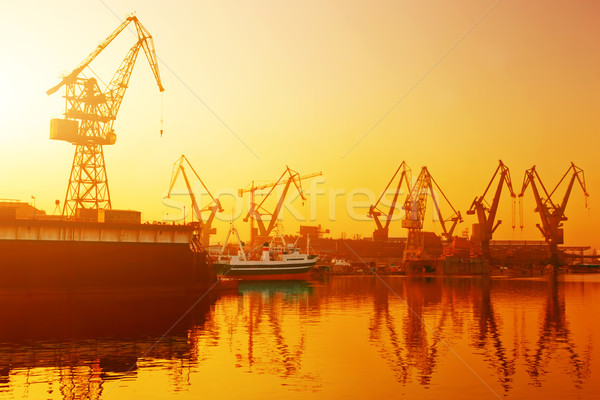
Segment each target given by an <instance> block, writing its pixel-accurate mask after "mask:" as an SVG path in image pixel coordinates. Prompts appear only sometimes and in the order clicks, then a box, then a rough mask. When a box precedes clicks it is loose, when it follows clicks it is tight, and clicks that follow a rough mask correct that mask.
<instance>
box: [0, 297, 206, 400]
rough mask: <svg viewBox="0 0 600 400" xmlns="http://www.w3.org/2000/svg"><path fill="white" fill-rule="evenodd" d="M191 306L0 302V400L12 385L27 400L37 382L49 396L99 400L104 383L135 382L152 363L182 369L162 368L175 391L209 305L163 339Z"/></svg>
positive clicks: (167, 301)
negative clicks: (17, 387) (31, 387)
mask: <svg viewBox="0 0 600 400" xmlns="http://www.w3.org/2000/svg"><path fill="white" fill-rule="evenodd" d="M193 300H194V299H193V298H190V297H187V296H181V295H176V296H174V295H172V294H169V295H166V294H165V295H141V294H138V295H115V294H111V295H104V294H86V295H47V296H2V297H0V320H1V321H2V324H1V325H0V371H1V372H0V374H1V375H0V393H2V392H10V391H11V386H14V385H11V384H12V383H13V381H16V382H19V384H20V385H21V386H22V387H21V389H23V391H24V392H25V393H27V392H28V391H29V385H30V384H31V383H32V381H35V383H38V384H39V383H42V384H44V385H46V392H47V393H48V395H52V394H54V392H55V391H59V392H60V397H62V398H64V399H79V398H86V399H98V398H100V397H101V396H102V394H103V392H104V390H105V389H106V387H107V385H109V383H110V382H109V381H112V380H120V379H126V380H135V378H136V376H137V370H138V368H139V366H140V364H143V365H148V364H151V363H152V362H153V361H154V360H180V361H183V362H172V363H167V364H164V365H163V368H165V369H166V370H168V371H169V373H170V374H172V375H173V378H174V382H175V383H174V384H175V385H176V386H177V385H178V384H179V385H181V382H183V381H185V378H182V377H183V376H184V375H185V374H186V365H189V364H190V363H194V362H196V361H197V359H198V356H197V351H198V347H197V343H196V340H195V339H196V336H195V335H194V332H195V331H197V329H198V327H199V326H202V324H203V322H204V320H205V318H206V313H207V312H208V310H209V306H210V303H211V301H207V302H205V303H202V304H199V305H198V306H197V307H195V308H194V309H193V310H192V312H191V313H189V314H188V315H187V316H186V317H185V318H183V320H182V321H181V322H180V323H179V324H177V325H176V326H174V327H173V329H172V330H171V331H170V332H169V334H168V335H166V336H164V337H162V336H163V334H164V333H165V332H166V331H167V330H168V329H169V328H170V327H171V326H172V324H173V323H174V322H175V321H177V320H178V319H179V318H180V317H181V315H182V314H183V313H184V312H185V311H186V310H187V309H188V308H189V307H190V306H191V305H192V304H193ZM212 302H213V303H214V300H213V301H212ZM159 339H161V340H160V341H159ZM32 376H34V379H32ZM23 378H24V379H23ZM21 382H22V383H21Z"/></svg>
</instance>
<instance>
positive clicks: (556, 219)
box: [519, 163, 589, 269]
mask: <svg viewBox="0 0 600 400" xmlns="http://www.w3.org/2000/svg"><path fill="white" fill-rule="evenodd" d="M569 173H571V178H570V179H569V180H568V183H567V188H566V191H565V194H564V196H563V199H562V201H561V202H560V203H555V202H554V201H553V200H552V196H553V195H554V194H555V193H556V191H557V190H558V188H559V186H560V185H561V184H562V183H563V182H564V181H566V179H565V178H567V176H568V175H569ZM575 180H577V182H578V183H579V186H581V189H582V190H583V194H584V196H585V206H586V207H587V198H588V197H589V194H588V192H587V189H586V186H585V176H584V173H583V170H582V169H581V168H579V167H577V166H576V165H575V164H573V163H571V166H570V167H569V169H567V172H565V174H564V175H563V176H562V178H561V179H560V180H559V181H558V183H557V184H556V186H555V187H554V189H552V191H551V192H548V191H547V190H546V187H545V186H544V184H543V183H542V180H541V179H540V176H539V175H538V173H537V171H536V169H535V165H534V166H533V167H531V168H530V169H528V170H527V171H525V177H524V178H523V186H522V188H521V193H519V198H521V197H523V195H524V194H525V190H526V189H527V188H528V187H529V186H531V190H532V191H533V197H534V199H535V205H536V208H535V211H536V212H537V213H538V214H539V216H540V220H541V222H542V223H541V225H540V224H536V226H537V228H538V229H539V230H540V232H541V233H542V235H543V236H544V239H545V240H546V243H548V250H549V252H550V262H551V263H552V265H553V266H554V268H555V269H556V268H557V267H559V266H560V265H561V263H562V261H561V260H560V256H559V251H558V245H559V244H563V243H564V231H563V228H562V227H563V222H564V221H566V220H567V217H566V216H565V209H566V208H567V202H568V201H569V196H570V195H571V190H572V189H573V184H574V183H575ZM536 182H537V183H536ZM540 189H541V191H540ZM521 206H522V203H521ZM521 229H523V213H522V212H521Z"/></svg>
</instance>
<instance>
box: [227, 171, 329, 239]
mask: <svg viewBox="0 0 600 400" xmlns="http://www.w3.org/2000/svg"><path fill="white" fill-rule="evenodd" d="M321 175H322V173H321V172H317V173H314V174H310V175H305V176H300V174H299V173H298V172H296V171H294V170H292V169H290V167H288V166H287V165H286V167H285V170H284V171H283V174H281V176H280V177H279V179H278V180H277V181H276V182H273V183H268V184H265V185H258V186H255V185H254V182H252V184H251V186H250V188H246V189H240V190H239V191H238V194H239V196H240V197H242V196H243V195H244V193H247V192H249V193H250V209H249V210H248V214H247V215H246V217H244V222H247V221H248V219H250V244H251V246H254V245H255V244H256V243H257V239H258V240H259V241H261V242H262V241H264V240H266V239H267V238H268V237H269V235H270V234H271V232H273V229H274V228H275V226H276V224H277V218H278V217H279V213H280V212H281V208H282V206H283V202H284V200H285V197H286V195H287V192H288V190H289V188H290V186H291V185H292V184H293V185H294V187H295V188H296V190H297V191H298V193H299V194H300V197H301V199H302V201H303V202H304V201H305V200H306V198H305V197H304V191H303V190H302V181H303V180H304V179H309V178H314V177H316V176H321ZM279 185H284V188H283V192H282V194H281V197H280V198H279V200H278V201H277V205H276V206H275V210H273V211H269V210H267V209H266V206H265V201H266V200H267V198H268V197H269V196H270V195H271V194H272V193H273V191H274V190H275V188H276V187H277V186H279ZM264 189H271V190H269V192H268V193H267V194H266V195H265V196H264V197H263V199H262V201H261V202H260V203H258V204H257V203H256V191H257V190H264ZM265 217H266V218H265ZM267 219H268V225H265V223H266V221H267ZM254 221H256V223H257V225H258V236H259V237H258V238H257V237H256V233H255V229H254Z"/></svg>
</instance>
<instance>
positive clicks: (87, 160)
mask: <svg viewBox="0 0 600 400" xmlns="http://www.w3.org/2000/svg"><path fill="white" fill-rule="evenodd" d="M130 23H133V24H134V25H135V29H136V32H137V41H136V42H135V44H134V45H133V46H132V47H131V48H130V49H129V51H128V53H127V55H126V56H125V59H124V60H123V61H122V62H121V65H120V66H119V68H118V69H117V72H116V73H115V74H114V76H113V77H112V79H111V81H110V82H109V83H108V85H106V88H105V89H104V91H102V90H101V89H100V86H99V85H98V82H97V81H96V79H95V78H87V77H85V76H83V71H84V70H85V68H87V67H89V65H90V63H91V62H92V61H93V60H94V59H95V58H96V57H97V56H98V55H99V54H100V53H101V52H102V51H103V50H104V49H105V48H106V47H107V46H108V45H109V44H110V43H111V42H112V41H113V39H115V38H116V37H117V36H118V35H119V34H120V33H121V32H122V31H123V30H124V29H125V28H126V27H127V26H128V25H129V24H130ZM140 49H144V53H145V55H146V58H147V60H148V63H149V64H150V68H151V69H152V73H153V74H154V78H155V79H156V83H157V84H158V89H159V90H160V91H161V92H163V91H164V88H163V86H162V82H161V80H160V74H159V71H158V62H157V59H156V53H155V50H154V43H153V41H152V36H151V35H150V33H149V32H148V31H147V30H146V28H144V26H143V25H142V24H141V23H140V22H139V20H138V19H137V17H135V16H130V17H128V18H127V19H126V20H125V21H123V22H122V23H121V24H120V25H119V27H117V29H116V30H115V31H114V32H113V33H111V34H110V36H108V37H107V38H106V39H105V40H104V41H103V42H102V43H100V44H99V45H98V47H96V48H95V49H94V51H92V53H90V55H89V56H87V57H86V58H85V60H83V61H82V62H81V63H80V64H79V65H78V66H77V67H76V68H75V69H74V70H73V71H72V72H71V73H70V74H68V75H66V76H64V77H63V78H62V80H61V81H60V82H59V83H58V84H57V85H55V86H53V87H52V88H51V89H49V90H48V91H47V92H46V93H47V94H48V95H51V94H53V93H55V92H56V91H58V89H60V88H61V87H62V86H65V88H66V91H65V99H66V107H65V113H64V115H65V118H64V119H52V120H51V121H50V139H54V140H63V141H67V142H70V143H72V144H74V145H75V146H76V147H75V156H74V157H73V165H72V167H71V175H70V177H69V184H68V186H67V193H66V196H65V202H64V205H63V216H66V217H68V218H73V217H76V216H77V212H78V210H79V209H85V208H91V209H110V208H111V201H110V192H109V190H108V178H107V174H106V167H105V163H104V151H103V146H104V145H111V144H115V141H116V139H117V136H116V135H115V132H114V129H113V124H114V122H115V119H116V118H117V113H118V111H119V107H120V106H121V103H122V102H123V97H124V96H125V91H126V90H127V87H128V84H129V79H130V77H131V73H132V71H133V66H134V65H135V61H136V59H137V56H138V53H139V51H140ZM161 135H162V130H161Z"/></svg>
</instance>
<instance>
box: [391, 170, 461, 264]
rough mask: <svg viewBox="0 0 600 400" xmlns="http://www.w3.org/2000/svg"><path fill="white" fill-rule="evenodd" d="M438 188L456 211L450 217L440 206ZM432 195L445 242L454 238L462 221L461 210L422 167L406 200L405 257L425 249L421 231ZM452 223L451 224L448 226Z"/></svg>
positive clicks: (403, 225)
mask: <svg viewBox="0 0 600 400" xmlns="http://www.w3.org/2000/svg"><path fill="white" fill-rule="evenodd" d="M436 190H437V191H438V192H439V193H440V195H441V196H442V198H443V199H444V200H445V201H446V203H447V204H448V205H449V206H450V208H451V209H452V211H453V212H454V213H453V214H452V215H451V216H450V217H448V218H446V219H444V217H442V212H441V210H440V206H439V200H438V198H437V196H436V194H435V192H436ZM429 195H430V196H431V199H432V201H433V205H434V207H435V212H436V214H437V217H438V219H439V221H440V225H441V227H442V238H443V239H444V242H445V244H448V243H449V242H450V241H451V240H452V234H453V233H454V229H455V228H456V225H457V224H458V223H459V222H462V216H461V215H460V211H456V210H455V209H454V207H453V206H452V204H451V203H450V201H449V200H448V198H447V197H446V195H445V194H444V192H443V191H442V189H441V188H440V187H439V185H438V184H437V182H436V181H435V179H433V177H432V176H431V174H430V173H429V170H428V169H427V167H423V168H422V169H421V173H420V174H419V177H418V178H417V181H416V182H415V184H414V185H413V187H412V189H411V190H410V195H409V196H407V198H406V200H405V202H404V207H403V208H404V211H405V212H406V214H405V217H404V219H403V220H402V227H403V228H407V229H408V238H407V241H406V249H405V250H404V255H403V259H404V261H406V260H407V259H411V258H417V257H419V256H420V254H421V253H422V251H423V241H422V234H421V231H422V229H423V221H424V219H425V211H426V209H427V196H429ZM447 223H450V226H446V224H447Z"/></svg>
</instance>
